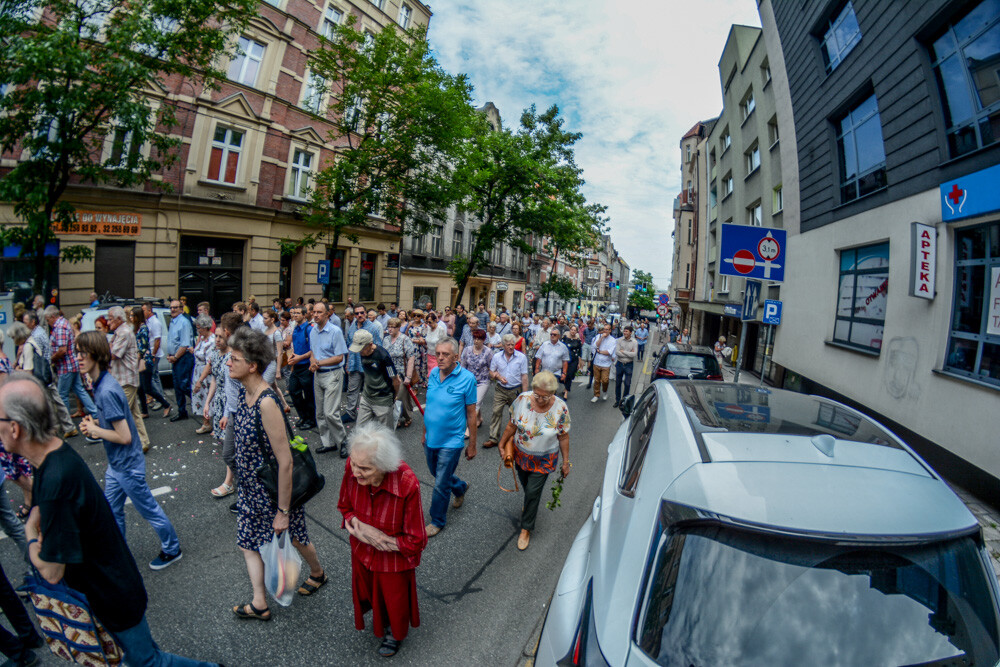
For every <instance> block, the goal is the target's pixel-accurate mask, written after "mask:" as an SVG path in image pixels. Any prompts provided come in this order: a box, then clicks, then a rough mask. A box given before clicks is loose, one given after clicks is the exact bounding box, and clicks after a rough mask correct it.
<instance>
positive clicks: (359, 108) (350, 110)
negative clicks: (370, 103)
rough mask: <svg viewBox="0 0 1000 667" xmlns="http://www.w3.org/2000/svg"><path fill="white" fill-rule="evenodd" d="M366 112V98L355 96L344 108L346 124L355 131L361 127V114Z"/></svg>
mask: <svg viewBox="0 0 1000 667" xmlns="http://www.w3.org/2000/svg"><path fill="white" fill-rule="evenodd" d="M363 113H364V100H362V99H361V98H355V99H354V101H353V102H351V105H350V106H349V107H347V108H346V109H344V125H345V126H346V127H347V128H348V129H349V130H352V131H354V132H357V131H358V129H359V128H360V127H361V116H362V114H363Z"/></svg>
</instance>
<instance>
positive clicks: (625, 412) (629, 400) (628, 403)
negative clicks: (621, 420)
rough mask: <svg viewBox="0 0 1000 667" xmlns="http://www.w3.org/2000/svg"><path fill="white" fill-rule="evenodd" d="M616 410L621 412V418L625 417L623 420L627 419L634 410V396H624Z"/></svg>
mask: <svg viewBox="0 0 1000 667" xmlns="http://www.w3.org/2000/svg"><path fill="white" fill-rule="evenodd" d="M618 409H619V410H621V412H622V416H623V417H625V419H628V418H629V415H631V414H632V411H633V410H635V395H634V394H633V395H631V396H626V397H625V399H624V400H623V401H622V402H621V404H620V405H619V406H618Z"/></svg>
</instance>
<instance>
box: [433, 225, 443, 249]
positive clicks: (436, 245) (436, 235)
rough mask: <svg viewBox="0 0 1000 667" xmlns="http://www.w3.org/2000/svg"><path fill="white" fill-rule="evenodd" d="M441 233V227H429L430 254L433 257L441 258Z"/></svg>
mask: <svg viewBox="0 0 1000 667" xmlns="http://www.w3.org/2000/svg"><path fill="white" fill-rule="evenodd" d="M443 233H444V227H442V226H441V225H434V226H433V227H431V254H432V255H434V256H435V257H440V256H441V236H442V234H443Z"/></svg>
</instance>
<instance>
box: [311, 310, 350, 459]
mask: <svg viewBox="0 0 1000 667" xmlns="http://www.w3.org/2000/svg"><path fill="white" fill-rule="evenodd" d="M328 309H329V306H327V305H326V304H325V303H323V302H322V301H320V302H318V303H317V304H316V305H315V306H314V307H313V318H314V319H315V320H316V326H314V327H313V328H312V331H311V332H310V333H309V348H310V349H309V356H310V361H309V370H310V371H312V372H313V373H315V374H316V376H315V380H314V381H313V389H314V390H315V394H316V420H317V421H318V422H319V439H320V444H321V445H322V446H321V447H320V448H319V449H317V450H316V453H317V454H326V453H327V452H335V451H337V447H338V446H339V447H340V458H342V459H346V458H347V430H346V429H345V428H344V423H343V422H342V421H341V420H340V398H341V395H342V394H343V393H344V358H345V357H346V356H347V343H346V342H345V341H344V332H343V331H341V330H340V327H338V326H336V325H335V324H334V323H333V322H331V321H330V311H329V310H328Z"/></svg>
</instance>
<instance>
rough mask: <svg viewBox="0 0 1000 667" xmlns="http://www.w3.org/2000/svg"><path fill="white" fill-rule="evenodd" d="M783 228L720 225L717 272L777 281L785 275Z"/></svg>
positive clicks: (780, 280)
mask: <svg viewBox="0 0 1000 667" xmlns="http://www.w3.org/2000/svg"><path fill="white" fill-rule="evenodd" d="M785 236H786V235H785V230H783V229H777V228H771V227H754V226H751V225H734V224H726V225H722V238H721V239H720V241H719V260H720V261H719V273H721V274H723V275H728V276H745V277H747V278H757V279H759V280H770V281H772V282H776V283H780V282H782V281H783V280H784V279H785V267H784V265H785Z"/></svg>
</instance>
